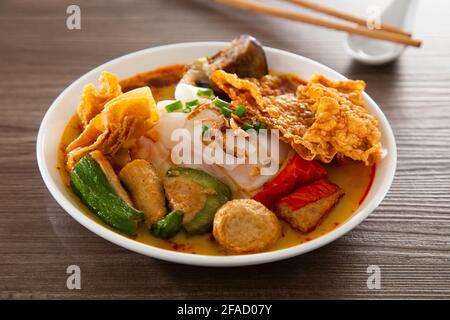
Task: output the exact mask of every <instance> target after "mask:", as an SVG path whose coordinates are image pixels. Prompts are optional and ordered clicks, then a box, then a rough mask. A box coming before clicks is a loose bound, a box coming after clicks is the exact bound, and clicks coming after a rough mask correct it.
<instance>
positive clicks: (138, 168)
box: [119, 159, 167, 226]
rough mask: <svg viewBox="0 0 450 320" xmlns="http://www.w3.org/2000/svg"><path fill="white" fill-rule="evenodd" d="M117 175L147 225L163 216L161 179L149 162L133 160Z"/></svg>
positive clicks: (163, 199)
mask: <svg viewBox="0 0 450 320" xmlns="http://www.w3.org/2000/svg"><path fill="white" fill-rule="evenodd" d="M119 177H120V180H121V181H122V182H123V184H124V185H125V187H126V188H127V189H128V191H129V192H130V193H131V195H132V198H133V202H134V204H135V206H136V208H137V209H139V210H141V211H142V212H143V213H144V215H145V222H146V224H147V225H148V226H151V225H152V224H154V223H156V222H158V221H159V220H161V219H162V218H164V216H165V215H166V212H167V211H166V205H165V202H166V200H165V197H164V190H163V185H162V181H161V179H160V178H159V177H158V175H157V173H156V171H155V169H154V168H153V166H152V165H151V164H150V163H149V162H147V161H146V160H142V159H137V160H133V161H131V162H129V163H128V164H127V165H126V166H125V167H123V168H122V170H120V172H119Z"/></svg>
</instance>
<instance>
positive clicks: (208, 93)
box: [197, 89, 214, 98]
mask: <svg viewBox="0 0 450 320" xmlns="http://www.w3.org/2000/svg"><path fill="white" fill-rule="evenodd" d="M197 96H199V97H207V98H214V91H212V89H198V91H197Z"/></svg>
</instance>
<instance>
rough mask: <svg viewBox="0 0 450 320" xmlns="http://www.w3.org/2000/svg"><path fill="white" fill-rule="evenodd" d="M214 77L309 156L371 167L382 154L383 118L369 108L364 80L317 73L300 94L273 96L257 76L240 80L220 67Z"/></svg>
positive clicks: (303, 153)
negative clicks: (330, 77) (380, 122)
mask: <svg viewBox="0 0 450 320" xmlns="http://www.w3.org/2000/svg"><path fill="white" fill-rule="evenodd" d="M212 80H213V81H214V82H215V83H216V84H217V85H218V86H219V87H220V88H221V89H222V90H223V91H225V92H226V93H227V94H228V95H229V97H230V98H231V99H232V101H233V102H237V103H238V104H245V105H246V106H247V110H248V111H249V113H250V114H251V115H252V116H253V117H254V118H255V120H259V121H261V122H263V123H265V124H266V125H267V126H268V128H269V129H278V130H279V131H280V139H281V140H283V141H284V142H286V143H289V144H290V145H291V146H292V147H293V148H294V150H296V151H297V153H298V154H299V155H300V156H301V157H303V158H304V159H306V160H313V159H315V158H316V159H319V160H321V161H322V162H325V163H328V162H331V161H332V160H333V158H334V157H335V156H337V157H348V158H351V159H353V160H358V161H363V162H364V163H365V164H366V165H370V164H372V163H373V162H375V161H376V159H377V158H378V157H379V155H380V154H381V144H380V142H379V140H380V132H379V130H378V121H377V119H376V118H375V117H374V116H372V115H371V114H370V113H369V112H368V111H367V110H366V108H365V107H364V102H363V100H362V92H363V90H364V88H365V83H364V82H363V81H352V80H348V81H331V80H328V79H327V78H325V77H324V76H321V75H317V76H314V77H313V78H312V79H311V81H309V82H308V83H307V84H306V85H300V86H299V87H298V88H297V94H296V95H294V94H289V93H285V94H281V95H271V92H276V91H274V88H271V90H267V89H265V88H264V84H262V83H260V82H259V81H256V80H255V79H252V80H247V79H240V78H238V77H237V76H236V75H234V74H229V73H226V72H224V71H222V70H218V71H216V72H214V73H213V76H212Z"/></svg>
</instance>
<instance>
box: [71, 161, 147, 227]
mask: <svg viewBox="0 0 450 320" xmlns="http://www.w3.org/2000/svg"><path fill="white" fill-rule="evenodd" d="M70 185H71V187H72V190H73V191H74V192H75V194H76V195H77V196H78V197H79V198H80V199H81V200H82V201H83V203H85V204H86V206H87V207H88V208H89V209H90V210H91V211H93V212H94V213H95V214H97V215H98V216H99V217H100V218H101V219H102V220H103V221H104V222H105V223H106V224H108V225H109V226H111V227H113V228H115V229H117V230H119V231H121V232H123V233H126V234H129V235H132V236H134V235H136V229H137V226H138V224H139V222H140V221H142V220H143V219H144V215H143V213H142V212H141V211H138V210H136V209H134V208H133V207H131V206H130V205H128V204H127V203H126V202H125V201H123V200H122V198H120V197H119V196H118V195H117V193H116V192H115V191H114V189H113V188H112V186H111V185H110V184H109V182H108V180H107V178H106V176H105V174H104V173H103V171H102V169H101V167H100V165H99V164H98V163H97V162H96V161H95V160H94V159H93V158H92V157H91V156H89V155H87V156H84V157H83V158H81V160H79V161H78V162H77V164H76V165H75V166H74V167H73V169H72V172H71V174H70Z"/></svg>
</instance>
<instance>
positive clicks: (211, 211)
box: [184, 194, 230, 234]
mask: <svg viewBox="0 0 450 320" xmlns="http://www.w3.org/2000/svg"><path fill="white" fill-rule="evenodd" d="M228 200H230V199H228V198H227V197H226V196H224V195H223V194H217V195H213V196H208V197H207V198H206V202H205V205H204V206H203V209H202V210H200V211H199V212H197V214H196V215H195V217H194V218H193V219H192V220H191V221H189V222H188V223H187V224H185V225H184V230H186V232H187V233H189V234H202V233H206V232H209V231H211V229H212V225H213V221H214V216H215V214H216V211H217V210H218V209H219V208H220V207H221V206H222V205H223V204H225V203H226V202H227V201H228Z"/></svg>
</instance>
